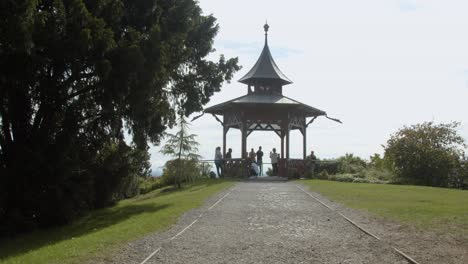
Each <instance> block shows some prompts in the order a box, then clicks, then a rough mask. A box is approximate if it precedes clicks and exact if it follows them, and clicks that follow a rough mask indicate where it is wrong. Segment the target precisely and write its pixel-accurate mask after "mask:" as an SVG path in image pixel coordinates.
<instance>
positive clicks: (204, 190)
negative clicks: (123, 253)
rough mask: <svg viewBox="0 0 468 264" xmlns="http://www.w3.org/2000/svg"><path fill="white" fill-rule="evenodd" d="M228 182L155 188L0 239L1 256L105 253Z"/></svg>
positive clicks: (24, 259)
mask: <svg viewBox="0 0 468 264" xmlns="http://www.w3.org/2000/svg"><path fill="white" fill-rule="evenodd" d="M232 184H233V183H232V182H229V181H221V180H206V181H203V182H199V183H197V184H194V185H193V186H190V187H186V188H184V189H183V190H182V191H170V189H168V188H166V189H162V190H157V191H154V192H150V193H147V194H145V195H141V196H138V197H135V198H133V199H129V200H124V201H121V202H120V203H119V204H117V205H116V206H114V207H111V208H107V209H102V210H97V211H94V212H92V213H90V214H89V215H88V216H86V217H83V218H81V219H79V220H78V221H76V222H74V223H72V224H70V225H68V226H64V227H61V228H55V229H51V230H45V231H39V232H34V233H32V234H28V235H23V236H20V237H18V238H16V239H14V240H10V241H0V262H1V263H81V262H82V261H84V260H89V259H90V258H93V257H105V256H106V255H108V254H110V253H111V252H112V251H114V250H117V249H118V247H119V246H120V245H122V244H124V243H125V242H128V241H131V240H134V239H137V238H139V237H142V236H144V235H146V234H148V233H151V232H154V231H158V230H162V229H164V228H167V227H168V226H170V225H171V224H173V223H175V221H176V220H177V219H178V217H180V216H181V215H182V213H184V212H186V211H188V210H190V209H192V208H196V207H199V206H200V205H202V204H203V202H204V201H205V199H206V198H208V197H210V196H212V195H214V194H215V193H217V192H219V191H221V190H223V189H225V188H227V187H229V186H231V185H232Z"/></svg>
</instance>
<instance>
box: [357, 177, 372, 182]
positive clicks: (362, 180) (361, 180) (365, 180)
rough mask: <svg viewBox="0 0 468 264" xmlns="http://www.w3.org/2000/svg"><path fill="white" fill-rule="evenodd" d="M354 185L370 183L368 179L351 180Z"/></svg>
mask: <svg viewBox="0 0 468 264" xmlns="http://www.w3.org/2000/svg"><path fill="white" fill-rule="evenodd" d="M353 182H354V183H370V182H371V181H369V180H368V179H363V178H354V180H353Z"/></svg>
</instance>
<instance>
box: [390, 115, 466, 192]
mask: <svg viewBox="0 0 468 264" xmlns="http://www.w3.org/2000/svg"><path fill="white" fill-rule="evenodd" d="M458 126H459V123H456V122H453V123H449V124H437V125H436V124H434V123H432V122H425V123H422V124H417V125H413V126H410V127H403V128H402V129H400V130H399V131H397V132H396V133H395V134H394V135H392V136H391V138H390V139H389V140H388V141H387V146H385V159H388V160H389V161H390V162H391V164H392V165H393V169H394V171H395V173H396V175H397V176H398V177H399V179H400V181H401V182H402V183H410V184H417V185H427V186H437V187H448V186H449V185H450V184H451V180H450V176H451V175H454V172H455V174H457V173H456V171H457V170H459V169H460V161H461V159H462V158H461V157H463V152H464V149H465V148H466V145H465V142H464V139H463V137H461V136H460V135H458V133H457V131H456V128H457V127H458ZM462 174H463V173H462Z"/></svg>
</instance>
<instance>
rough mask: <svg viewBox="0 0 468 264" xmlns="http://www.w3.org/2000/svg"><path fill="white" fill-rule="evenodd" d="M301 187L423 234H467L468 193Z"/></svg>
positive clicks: (320, 184) (317, 183) (321, 184)
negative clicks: (429, 232) (394, 221)
mask: <svg viewBox="0 0 468 264" xmlns="http://www.w3.org/2000/svg"><path fill="white" fill-rule="evenodd" d="M302 183H303V184H305V185H306V186H308V187H309V188H310V189H311V190H313V191H316V192H318V193H320V194H322V195H324V196H326V197H327V198H329V199H331V200H333V201H336V202H339V203H341V204H344V205H346V206H348V207H351V208H356V209H363V210H366V211H369V212H371V213H373V214H376V215H379V216H381V217H385V218H389V219H392V220H397V221H401V222H404V223H407V224H411V225H414V226H416V227H418V228H420V229H423V230H431V231H440V232H449V233H454V234H460V233H464V234H468V213H467V212H468V203H466V201H468V191H464V190H453V189H447V188H434V187H423V186H410V185H393V184H381V185H376V184H366V183H362V184H349V183H344V182H333V181H324V180H305V181H302Z"/></svg>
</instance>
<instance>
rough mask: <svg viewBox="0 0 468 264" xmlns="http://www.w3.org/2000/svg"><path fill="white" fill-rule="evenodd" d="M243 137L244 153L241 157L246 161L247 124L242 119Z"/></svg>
mask: <svg viewBox="0 0 468 264" xmlns="http://www.w3.org/2000/svg"><path fill="white" fill-rule="evenodd" d="M241 137H242V150H241V151H242V153H241V157H242V158H244V159H246V158H247V156H246V155H247V122H246V120H245V119H242V125H241Z"/></svg>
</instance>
